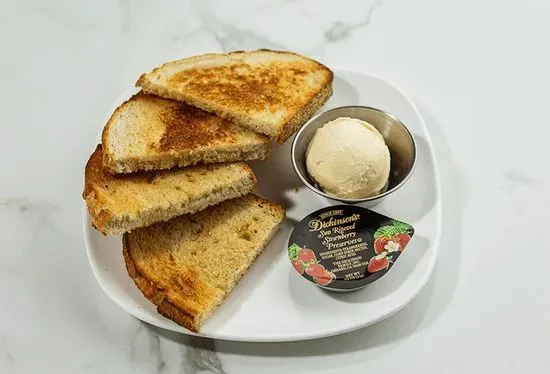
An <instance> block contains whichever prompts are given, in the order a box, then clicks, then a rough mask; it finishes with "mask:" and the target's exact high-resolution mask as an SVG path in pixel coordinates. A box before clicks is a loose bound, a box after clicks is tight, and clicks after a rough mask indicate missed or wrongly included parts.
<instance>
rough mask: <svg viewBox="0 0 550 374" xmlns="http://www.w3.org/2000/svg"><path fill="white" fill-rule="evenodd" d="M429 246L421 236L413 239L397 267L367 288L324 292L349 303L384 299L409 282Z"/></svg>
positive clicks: (396, 264) (427, 241)
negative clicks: (345, 291)
mask: <svg viewBox="0 0 550 374" xmlns="http://www.w3.org/2000/svg"><path fill="white" fill-rule="evenodd" d="M429 246H430V242H429V240H428V239H426V238H423V237H420V236H416V237H413V239H412V240H411V244H409V247H407V248H406V250H405V251H404V253H403V254H402V255H401V256H399V258H398V260H397V261H396V263H395V265H393V266H392V267H391V269H390V270H389V271H388V272H387V273H386V274H384V275H383V276H382V277H381V278H380V279H378V280H376V281H375V282H373V283H371V284H369V285H368V286H367V287H365V288H363V289H361V290H358V291H355V292H349V293H337V292H330V291H326V290H324V291H325V293H326V294H327V295H328V296H330V297H332V298H334V299H337V300H340V301H343V302H348V303H363V302H367V301H374V300H378V299H382V298H384V297H386V296H388V295H389V294H391V293H393V292H394V291H395V290H397V289H398V288H399V287H400V286H401V285H402V284H404V283H405V282H406V281H407V279H408V278H409V276H410V274H411V273H412V272H413V271H414V268H415V267H416V266H417V265H418V263H419V262H420V261H421V260H422V257H423V256H424V254H425V253H426V250H427V249H428V247H429Z"/></svg>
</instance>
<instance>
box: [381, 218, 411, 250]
mask: <svg viewBox="0 0 550 374" xmlns="http://www.w3.org/2000/svg"><path fill="white" fill-rule="evenodd" d="M412 232H413V228H412V227H411V226H410V225H407V224H406V223H404V222H400V221H395V220H392V221H390V222H388V223H386V224H384V225H383V226H382V227H380V228H379V229H378V230H376V232H375V233H374V252H375V253H376V254H378V255H380V254H382V253H384V252H397V251H400V252H403V250H404V249H405V247H406V246H407V244H409V241H410V240H411V233H412Z"/></svg>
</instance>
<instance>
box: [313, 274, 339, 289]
mask: <svg viewBox="0 0 550 374" xmlns="http://www.w3.org/2000/svg"><path fill="white" fill-rule="evenodd" d="M334 278H335V276H334V274H333V273H331V272H330V271H328V270H325V271H324V273H323V275H322V276H320V277H313V280H314V281H315V283H317V284H318V285H320V286H326V285H328V284H330V282H332V280H333V279H334Z"/></svg>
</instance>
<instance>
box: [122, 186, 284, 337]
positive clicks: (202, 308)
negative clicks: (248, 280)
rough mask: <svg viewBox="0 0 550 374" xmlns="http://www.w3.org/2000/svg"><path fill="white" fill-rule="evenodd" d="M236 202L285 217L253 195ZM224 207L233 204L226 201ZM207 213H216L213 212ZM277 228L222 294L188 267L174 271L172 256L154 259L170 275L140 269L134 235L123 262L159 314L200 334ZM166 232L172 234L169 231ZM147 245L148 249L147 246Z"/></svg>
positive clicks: (126, 244) (127, 241)
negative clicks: (207, 320)
mask: <svg viewBox="0 0 550 374" xmlns="http://www.w3.org/2000/svg"><path fill="white" fill-rule="evenodd" d="M237 200H242V201H246V203H247V204H256V205H258V206H259V207H261V208H265V209H266V210H267V211H268V212H269V213H267V214H271V215H272V216H273V217H278V219H279V222H280V221H281V220H282V219H283V218H284V215H285V213H284V210H283V209H282V207H281V206H280V205H278V204H276V203H273V202H269V201H266V200H263V199H260V198H258V197H256V196H254V195H247V196H245V197H242V198H238V199H235V202H236V201H237ZM223 204H232V203H231V202H227V203H223ZM237 204H238V202H237ZM212 209H216V207H213V208H212ZM207 214H213V212H209V213H207ZM199 215H200V213H199ZM176 220H177V219H176ZM251 221H252V219H251ZM193 222H201V219H200V217H199V218H196V221H194V218H193V217H191V220H190V224H193ZM277 226H278V223H277V224H276V225H274V226H273V227H271V228H270V231H269V232H268V233H267V235H266V237H265V238H264V240H263V241H262V243H261V244H260V246H261V248H260V249H259V250H256V252H255V253H254V255H253V258H251V259H250V261H249V262H248V263H247V266H246V268H245V269H244V270H243V271H242V272H241V273H240V274H239V277H238V279H236V280H235V283H234V284H233V285H232V286H231V287H230V289H229V290H227V291H226V292H222V291H221V290H220V289H218V288H217V287H214V286H213V285H208V284H206V283H205V282H204V281H203V279H202V277H201V275H200V273H198V272H195V271H194V269H193V268H190V267H187V266H186V267H184V269H183V270H171V262H170V261H171V260H173V259H172V257H171V256H172V255H171V254H170V255H166V254H163V253H159V254H158V255H156V256H164V258H163V259H160V258H159V257H155V261H157V260H158V261H159V264H162V265H159V264H157V265H156V267H155V269H156V268H159V267H158V266H160V268H159V269H163V272H169V274H160V275H159V274H158V273H157V272H151V270H150V269H149V270H147V269H146V268H143V267H140V265H139V263H140V262H139V261H136V260H135V258H134V252H136V251H139V249H138V248H133V247H132V246H139V245H140V244H139V242H136V241H135V240H130V235H131V234H124V236H123V255H124V261H125V263H126V268H127V270H128V274H129V276H130V277H131V278H132V279H133V280H134V283H135V284H136V286H137V287H138V288H139V289H140V291H141V292H142V293H143V295H144V296H145V298H147V299H148V300H149V301H151V302H152V303H153V304H154V305H156V307H157V311H158V312H159V313H160V314H162V315H163V316H165V317H167V318H169V319H171V320H173V321H174V322H176V323H178V324H179V325H181V326H184V327H185V328H187V329H189V330H191V331H194V332H198V331H199V330H200V327H201V325H202V323H203V322H204V320H205V319H206V318H208V316H209V315H210V314H211V313H212V312H213V311H214V310H215V309H216V308H217V307H218V306H219V305H220V304H221V303H222V302H223V300H224V299H225V298H226V297H227V295H228V294H229V293H230V291H231V289H232V288H234V287H235V286H236V284H237V283H238V282H239V281H240V279H242V277H243V276H244V274H246V272H247V271H248V269H249V268H250V266H252V264H253V263H254V262H255V261H256V259H257V258H258V256H259V255H260V253H261V252H262V249H263V247H265V245H266V244H267V243H268V242H269V240H270V239H271V237H272V236H273V234H274V233H275V232H276V229H277ZM167 232H171V231H170V230H168V231H167ZM144 245H145V246H147V244H146V243H145V244H144ZM159 249H160V248H159ZM160 252H162V251H160ZM151 261H152V260H151ZM142 263H143V260H142ZM144 266H145V265H144ZM174 279H175V281H174ZM161 285H162V286H161Z"/></svg>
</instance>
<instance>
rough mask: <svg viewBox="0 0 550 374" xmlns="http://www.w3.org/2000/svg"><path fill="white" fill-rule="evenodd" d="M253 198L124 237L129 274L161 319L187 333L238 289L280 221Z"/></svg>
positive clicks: (274, 210)
mask: <svg viewBox="0 0 550 374" xmlns="http://www.w3.org/2000/svg"><path fill="white" fill-rule="evenodd" d="M284 216H285V212H284V210H283V208H282V207H281V206H280V205H278V204H275V203H273V202H270V201H266V200H263V199H261V198H259V197H257V196H254V195H247V196H244V197H240V198H237V199H233V200H229V201H225V202H223V203H221V204H219V205H215V206H213V207H210V208H208V209H206V210H203V211H201V212H199V213H196V214H193V215H187V216H181V217H177V218H174V219H173V220H170V221H168V222H163V223H159V224H156V225H153V226H149V227H145V228H142V229H138V230H135V231H132V232H130V233H127V234H124V237H123V252H124V259H125V261H126V268H127V269H128V274H129V275H130V277H132V278H133V280H134V282H135V283H136V285H137V286H138V288H139V289H140V290H141V292H142V293H143V294H144V295H145V297H146V298H147V299H149V300H150V301H151V302H153V303H154V304H155V305H156V306H157V309H158V311H159V313H160V314H162V315H164V316H165V317H167V318H170V319H171V320H173V321H175V322H176V323H178V324H180V325H182V326H184V327H186V328H188V329H189V330H192V331H199V330H200V327H201V325H202V324H203V322H204V321H205V320H206V319H207V318H208V317H209V316H210V315H211V314H212V312H213V311H214V310H215V309H216V308H217V307H218V305H220V304H221V303H222V301H223V300H224V298H225V297H226V296H227V295H228V294H229V292H231V290H232V289H233V288H234V287H235V286H236V285H237V283H238V282H239V280H240V279H241V277H242V276H243V275H244V274H245V273H246V271H247V270H248V268H249V267H250V265H252V263H253V262H254V260H255V259H256V257H257V256H258V255H259V254H260V252H261V251H262V249H263V248H264V247H265V246H266V244H267V243H268V242H269V240H270V239H271V237H272V236H273V234H274V233H275V231H276V229H277V227H278V225H279V223H281V221H282V220H283V219H284Z"/></svg>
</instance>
